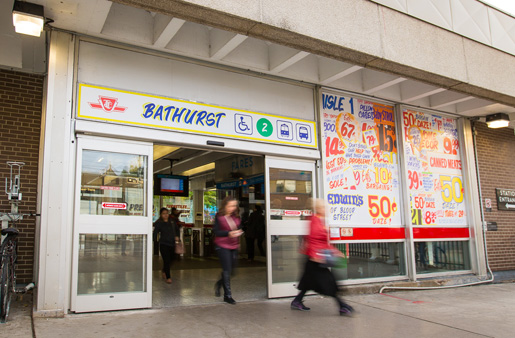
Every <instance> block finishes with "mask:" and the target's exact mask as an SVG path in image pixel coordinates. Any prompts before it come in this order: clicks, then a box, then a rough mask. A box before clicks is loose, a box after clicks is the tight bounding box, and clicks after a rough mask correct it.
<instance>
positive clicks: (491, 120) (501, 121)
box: [486, 113, 510, 128]
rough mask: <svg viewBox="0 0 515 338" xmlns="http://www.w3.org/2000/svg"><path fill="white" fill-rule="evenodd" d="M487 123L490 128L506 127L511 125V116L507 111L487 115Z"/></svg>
mask: <svg viewBox="0 0 515 338" xmlns="http://www.w3.org/2000/svg"><path fill="white" fill-rule="evenodd" d="M486 124H487V125H488V128H504V127H507V126H509V125H510V117H509V116H508V114H505V113H497V114H492V115H487V117H486Z"/></svg>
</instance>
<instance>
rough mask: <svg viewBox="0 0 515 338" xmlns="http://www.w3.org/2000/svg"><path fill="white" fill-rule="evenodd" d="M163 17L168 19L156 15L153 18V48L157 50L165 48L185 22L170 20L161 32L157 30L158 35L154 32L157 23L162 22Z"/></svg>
mask: <svg viewBox="0 0 515 338" xmlns="http://www.w3.org/2000/svg"><path fill="white" fill-rule="evenodd" d="M163 17H164V18H168V17H166V16H164V15H163V16H161V15H160V14H157V15H156V17H155V18H154V47H157V48H165V47H166V46H167V45H168V43H170V41H171V40H172V39H173V37H174V36H175V34H177V32H178V31H179V29H181V27H182V25H184V23H185V22H186V21H185V20H182V19H177V18H172V19H171V20H170V21H168V23H167V24H166V25H165V27H164V28H163V29H162V30H158V31H160V32H159V33H158V32H156V28H157V27H156V26H158V23H159V21H161V20H163ZM168 19H169V18H168Z"/></svg>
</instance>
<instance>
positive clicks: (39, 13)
mask: <svg viewBox="0 0 515 338" xmlns="http://www.w3.org/2000/svg"><path fill="white" fill-rule="evenodd" d="M44 24H45V15H44V8H43V6H41V5H36V4H33V3H30V2H24V1H14V6H13V25H14V27H15V31H16V33H20V34H26V35H31V36H38V37H39V36H41V32H42V31H43V26H44Z"/></svg>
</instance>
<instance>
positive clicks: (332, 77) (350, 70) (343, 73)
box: [320, 66, 363, 85]
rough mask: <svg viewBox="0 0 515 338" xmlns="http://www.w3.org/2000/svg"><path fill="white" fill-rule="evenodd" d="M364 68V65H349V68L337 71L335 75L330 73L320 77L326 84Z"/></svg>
mask: <svg viewBox="0 0 515 338" xmlns="http://www.w3.org/2000/svg"><path fill="white" fill-rule="evenodd" d="M361 69H363V67H361V66H349V67H348V68H346V69H344V70H342V71H339V72H338V73H335V74H333V75H330V76H328V77H326V78H324V79H320V83H321V84H323V85H326V84H329V83H331V82H334V81H336V80H339V79H341V78H344V77H346V76H347V75H350V74H352V73H354V72H357V71H358V70H361Z"/></svg>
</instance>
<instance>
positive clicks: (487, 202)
mask: <svg viewBox="0 0 515 338" xmlns="http://www.w3.org/2000/svg"><path fill="white" fill-rule="evenodd" d="M485 211H486V212H492V200H491V199H489V198H485Z"/></svg>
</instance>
